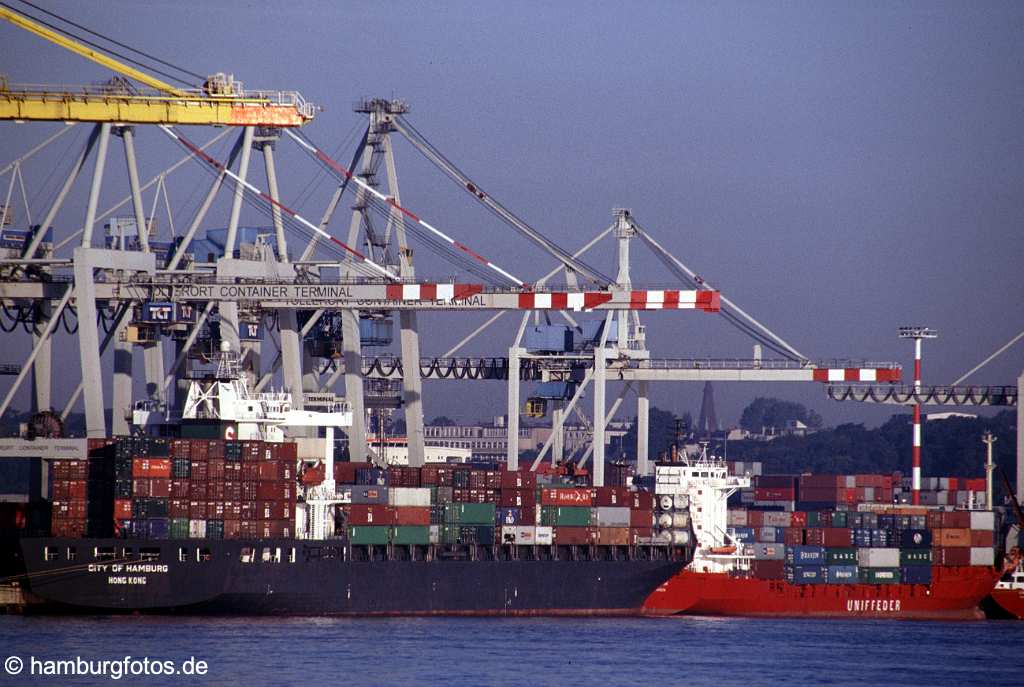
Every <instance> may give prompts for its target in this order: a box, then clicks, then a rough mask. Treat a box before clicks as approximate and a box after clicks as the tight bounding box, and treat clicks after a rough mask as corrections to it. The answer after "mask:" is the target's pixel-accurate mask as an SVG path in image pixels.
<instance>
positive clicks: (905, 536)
mask: <svg viewBox="0 0 1024 687" xmlns="http://www.w3.org/2000/svg"><path fill="white" fill-rule="evenodd" d="M931 546H932V532H931V530H900V548H901V549H930V548H931Z"/></svg>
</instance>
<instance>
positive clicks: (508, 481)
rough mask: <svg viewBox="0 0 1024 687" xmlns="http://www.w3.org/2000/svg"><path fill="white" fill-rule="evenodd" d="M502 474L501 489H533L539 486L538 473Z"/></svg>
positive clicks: (512, 472)
mask: <svg viewBox="0 0 1024 687" xmlns="http://www.w3.org/2000/svg"><path fill="white" fill-rule="evenodd" d="M500 474H501V488H502V489H503V490H504V489H533V488H535V487H536V486H537V473H535V472H520V471H518V470H515V471H505V472H502V473H500Z"/></svg>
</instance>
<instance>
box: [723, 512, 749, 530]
mask: <svg viewBox="0 0 1024 687" xmlns="http://www.w3.org/2000/svg"><path fill="white" fill-rule="evenodd" d="M725 524H726V525H730V526H732V527H746V525H747V509H746V508H730V509H729V510H728V512H727V513H726V516H725Z"/></svg>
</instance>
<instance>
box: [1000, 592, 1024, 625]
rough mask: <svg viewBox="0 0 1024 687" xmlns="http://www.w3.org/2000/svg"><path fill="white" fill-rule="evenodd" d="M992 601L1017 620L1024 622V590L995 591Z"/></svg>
mask: <svg viewBox="0 0 1024 687" xmlns="http://www.w3.org/2000/svg"><path fill="white" fill-rule="evenodd" d="M992 601H994V602H995V603H996V604H998V605H999V607H1000V608H1001V609H1002V610H1004V611H1006V612H1007V613H1009V614H1010V615H1012V616H1013V617H1014V618H1016V619H1017V620H1024V589H993V590H992Z"/></svg>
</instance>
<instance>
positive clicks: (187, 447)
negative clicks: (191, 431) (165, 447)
mask: <svg viewBox="0 0 1024 687" xmlns="http://www.w3.org/2000/svg"><path fill="white" fill-rule="evenodd" d="M171 457H172V458H191V457H192V442H191V441H190V440H188V439H171Z"/></svg>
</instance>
